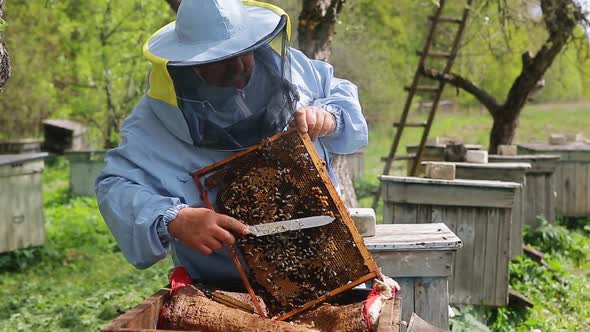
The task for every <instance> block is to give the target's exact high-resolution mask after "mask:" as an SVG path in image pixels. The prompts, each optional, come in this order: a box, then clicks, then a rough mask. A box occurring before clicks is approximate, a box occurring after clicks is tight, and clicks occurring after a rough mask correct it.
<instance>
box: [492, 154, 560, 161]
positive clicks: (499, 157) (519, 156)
mask: <svg viewBox="0 0 590 332" xmlns="http://www.w3.org/2000/svg"><path fill="white" fill-rule="evenodd" d="M559 158H561V157H560V156H559V155H558V154H517V155H515V156H506V155H501V154H491V155H488V159H489V160H490V161H491V160H502V161H504V160H507V161H508V160H510V161H512V160H514V161H521V160H522V161H526V160H534V161H536V160H558V159H559Z"/></svg>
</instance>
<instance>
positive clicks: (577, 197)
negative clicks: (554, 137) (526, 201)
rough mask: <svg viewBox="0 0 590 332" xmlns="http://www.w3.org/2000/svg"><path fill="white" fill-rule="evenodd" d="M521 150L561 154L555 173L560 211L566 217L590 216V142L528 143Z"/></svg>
mask: <svg viewBox="0 0 590 332" xmlns="http://www.w3.org/2000/svg"><path fill="white" fill-rule="evenodd" d="M518 153H519V154H556V155H559V156H560V157H561V158H560V159H559V163H558V167H557V169H556V170H555V175H554V181H555V190H556V191H557V197H556V199H557V200H556V202H555V205H556V208H557V211H558V212H559V213H560V214H561V215H563V216H566V217H574V218H578V217H589V216H590V144H587V143H582V142H576V143H569V144H567V145H550V144H549V143H527V144H520V145H518Z"/></svg>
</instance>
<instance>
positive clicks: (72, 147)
mask: <svg viewBox="0 0 590 332" xmlns="http://www.w3.org/2000/svg"><path fill="white" fill-rule="evenodd" d="M43 132H44V135H45V140H44V141H43V146H42V148H43V150H44V151H49V152H55V153H64V152H65V151H76V150H83V149H85V148H86V138H85V134H86V127H84V126H83V125H82V124H80V123H78V122H75V121H71V120H63V119H47V120H43Z"/></svg>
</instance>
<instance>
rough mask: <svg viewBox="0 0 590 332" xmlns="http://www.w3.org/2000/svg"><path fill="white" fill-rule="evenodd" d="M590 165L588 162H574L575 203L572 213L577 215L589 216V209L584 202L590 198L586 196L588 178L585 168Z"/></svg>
mask: <svg viewBox="0 0 590 332" xmlns="http://www.w3.org/2000/svg"><path fill="white" fill-rule="evenodd" d="M589 166H590V163H589V164H583V163H575V164H574V167H575V170H576V171H575V173H576V175H575V176H576V180H575V182H574V186H575V204H574V211H573V214H574V215H577V216H585V215H588V216H590V213H589V211H588V210H587V209H586V203H587V202H588V200H589V199H590V196H588V181H589V180H588V178H587V168H588V167H589Z"/></svg>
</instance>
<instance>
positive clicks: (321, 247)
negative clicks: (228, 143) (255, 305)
mask: <svg viewBox="0 0 590 332" xmlns="http://www.w3.org/2000/svg"><path fill="white" fill-rule="evenodd" d="M193 177H194V179H195V183H196V185H197V186H198V187H199V190H200V192H201V195H202V198H203V201H204V202H205V203H206V204H207V206H208V207H209V208H215V210H216V211H218V212H220V213H223V214H227V215H230V216H232V217H234V218H236V219H238V220H242V221H243V222H244V223H246V224H248V225H257V224H263V223H268V222H273V221H281V220H288V219H293V218H305V217H311V216H315V215H329V216H332V217H334V218H335V220H334V221H333V222H332V223H330V224H328V225H325V226H322V227H317V228H310V229H303V230H298V231H291V232H284V233H280V234H275V235H269V236H265V237H253V236H252V237H245V238H242V239H240V240H238V241H237V248H238V249H239V251H240V252H242V253H243V257H244V262H245V263H246V266H247V269H248V270H249V272H250V273H249V277H248V278H246V276H245V274H242V278H243V282H244V285H245V286H246V288H247V289H248V290H249V291H251V288H250V287H249V285H250V284H251V285H252V286H253V289H254V291H255V292H256V294H257V295H259V296H260V297H262V298H263V299H264V301H265V303H266V305H267V308H268V309H269V312H270V314H271V316H273V317H276V316H279V317H278V319H279V320H283V319H287V318H289V317H291V316H293V315H295V314H297V313H298V312H300V311H302V310H305V309H306V308H309V307H310V306H312V305H315V304H317V303H319V302H322V301H324V300H326V299H328V298H330V297H332V296H334V295H337V294H339V293H341V292H344V291H346V290H348V289H351V288H353V287H354V286H356V285H359V284H361V283H364V282H366V281H368V280H371V279H374V278H376V277H378V276H379V270H378V268H377V266H376V265H375V262H374V260H373V259H372V257H371V255H370V253H369V251H368V250H367V248H366V247H365V246H364V243H363V240H362V237H361V235H360V233H359V232H358V230H357V229H356V227H355V226H354V222H353V220H352V218H351V216H350V214H349V213H348V210H347V209H346V207H345V206H344V204H343V202H342V200H341V198H340V196H338V194H337V193H336V190H335V188H334V186H333V184H332V182H331V180H330V177H329V176H328V171H327V169H326V165H325V162H324V161H323V160H321V159H320V157H319V156H318V154H317V152H316V150H315V147H314V145H313V143H312V142H311V140H310V138H309V136H307V134H300V133H298V132H297V131H296V130H290V131H287V132H284V133H280V134H277V135H275V136H273V137H271V138H270V139H268V140H266V141H265V142H263V143H261V144H259V145H256V146H253V147H251V148H248V149H246V150H244V151H241V152H238V153H236V154H234V155H232V156H231V157H229V158H227V159H224V160H222V161H220V162H217V163H215V164H213V165H211V166H208V167H206V168H203V169H201V170H199V171H197V172H194V173H193ZM205 188H207V189H208V190H209V191H211V192H216V193H217V194H216V196H215V197H208V194H207V193H208V190H205ZM213 199H215V203H216V205H215V206H213V204H212V203H211V202H212V201H213ZM234 263H235V264H236V266H237V268H238V271H241V268H240V263H239V262H236V259H234Z"/></svg>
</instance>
